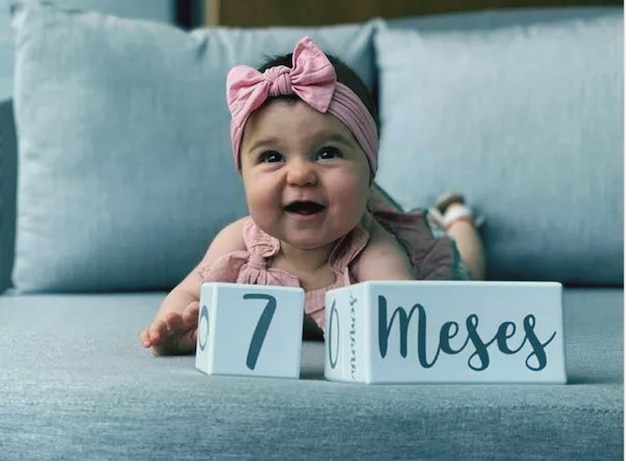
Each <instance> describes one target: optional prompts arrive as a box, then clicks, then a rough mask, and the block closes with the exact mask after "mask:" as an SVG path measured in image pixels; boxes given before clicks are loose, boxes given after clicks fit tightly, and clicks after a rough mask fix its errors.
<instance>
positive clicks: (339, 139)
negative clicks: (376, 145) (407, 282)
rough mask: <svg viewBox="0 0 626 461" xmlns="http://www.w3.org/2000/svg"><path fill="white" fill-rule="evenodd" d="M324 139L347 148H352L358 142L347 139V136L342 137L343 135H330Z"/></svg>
mask: <svg viewBox="0 0 626 461" xmlns="http://www.w3.org/2000/svg"><path fill="white" fill-rule="evenodd" d="M324 139H325V140H328V141H332V142H337V143H340V144H344V145H345V146H352V145H353V144H354V143H355V142H356V139H354V140H353V139H351V138H347V137H346V136H344V135H342V134H341V133H332V134H329V135H327V136H325V137H324Z"/></svg>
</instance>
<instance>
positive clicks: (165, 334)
mask: <svg viewBox="0 0 626 461" xmlns="http://www.w3.org/2000/svg"><path fill="white" fill-rule="evenodd" d="M198 309H199V303H198V301H194V302H192V303H190V304H189V305H188V306H187V307H185V310H184V311H183V312H182V314H181V313H179V312H168V313H167V314H166V315H165V316H164V317H161V318H157V319H155V320H154V322H152V325H150V326H149V327H148V328H146V329H145V330H143V331H142V332H141V334H140V335H139V338H140V339H141V343H142V344H143V346H144V347H146V348H148V347H149V348H152V352H154V354H156V355H174V354H190V353H192V352H193V351H194V349H195V347H196V336H197V331H198Z"/></svg>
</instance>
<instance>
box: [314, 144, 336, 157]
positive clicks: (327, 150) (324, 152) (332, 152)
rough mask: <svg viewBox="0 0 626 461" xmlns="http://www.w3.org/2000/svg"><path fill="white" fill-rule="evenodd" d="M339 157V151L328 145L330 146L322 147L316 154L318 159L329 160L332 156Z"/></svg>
mask: <svg viewBox="0 0 626 461" xmlns="http://www.w3.org/2000/svg"><path fill="white" fill-rule="evenodd" d="M340 157H341V151H340V150H339V149H337V148H336V147H330V146H326V147H324V148H323V149H321V150H320V151H319V152H318V154H317V158H318V159H320V160H330V159H333V158H340Z"/></svg>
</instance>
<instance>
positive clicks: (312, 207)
mask: <svg viewBox="0 0 626 461" xmlns="http://www.w3.org/2000/svg"><path fill="white" fill-rule="evenodd" d="M324 208H326V207H325V206H324V205H320V204H319V203H315V202H309V201H302V202H291V203H290V204H289V205H287V206H286V207H285V211H287V212H288V213H295V214H299V215H305V216H308V215H312V214H315V213H319V212H320V211H322V210H323V209H324Z"/></svg>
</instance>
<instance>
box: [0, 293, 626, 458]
mask: <svg viewBox="0 0 626 461" xmlns="http://www.w3.org/2000/svg"><path fill="white" fill-rule="evenodd" d="M163 296H164V295H163V294H161V293H144V294H126V295H122V294H118V295H30V296H27V295H23V296H11V295H3V296H2V297H0V318H2V322H0V351H11V352H10V353H1V354H0V369H1V370H2V373H0V389H3V392H2V399H0V413H1V414H2V415H3V417H2V418H0V434H2V438H1V439H0V440H1V446H2V459H3V460H13V459H198V458H202V459H348V460H351V459H446V460H447V459H464V460H465V459H476V460H484V459H542V460H550V459H554V460H563V459H570V460H574V459H581V460H592V459H602V460H608V459H623V440H624V439H623V379H622V377H623V337H624V336H623V301H624V300H623V290H622V289H601V288H594V289H566V290H564V311H563V312H564V323H565V325H564V329H565V344H566V360H567V368H568V380H569V383H568V384H566V385H495V384H494V385H353V384H347V383H334V382H330V381H325V380H323V354H324V347H323V343H319V342H318V343H311V342H307V343H305V344H304V346H305V347H304V352H303V358H302V365H301V378H300V379H299V380H290V379H271V378H256V379H255V378H240V377H226V376H206V375H203V374H201V373H200V372H198V371H196V370H195V368H194V357H193V356H184V357H169V358H156V357H154V356H152V354H151V353H150V352H149V351H147V350H144V349H143V348H142V347H141V346H140V344H139V340H138V332H139V331H140V329H141V328H143V327H144V326H145V325H146V324H147V323H148V322H149V321H150V320H151V318H152V316H153V314H154V311H155V309H156V307H157V306H158V304H159V303H160V301H161V300H162V298H163Z"/></svg>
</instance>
